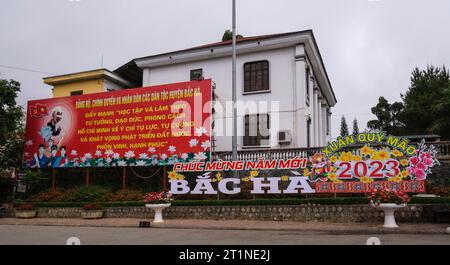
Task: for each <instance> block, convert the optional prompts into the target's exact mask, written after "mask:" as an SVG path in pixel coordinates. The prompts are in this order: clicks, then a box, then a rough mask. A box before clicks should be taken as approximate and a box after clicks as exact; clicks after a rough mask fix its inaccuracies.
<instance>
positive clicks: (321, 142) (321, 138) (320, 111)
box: [317, 95, 324, 146]
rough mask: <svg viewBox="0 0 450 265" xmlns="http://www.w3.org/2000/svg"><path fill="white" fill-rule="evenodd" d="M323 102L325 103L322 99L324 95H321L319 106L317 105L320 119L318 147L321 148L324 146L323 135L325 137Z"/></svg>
mask: <svg viewBox="0 0 450 265" xmlns="http://www.w3.org/2000/svg"><path fill="white" fill-rule="evenodd" d="M322 101H323V98H322V95H320V97H319V102H318V103H319V104H317V114H318V117H319V135H318V138H319V142H318V145H319V146H323V135H324V127H323V111H322Z"/></svg>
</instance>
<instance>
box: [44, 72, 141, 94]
mask: <svg viewBox="0 0 450 265" xmlns="http://www.w3.org/2000/svg"><path fill="white" fill-rule="evenodd" d="M44 83H45V84H47V85H51V86H52V87H53V88H52V92H53V97H54V98H58V97H66V96H75V95H83V94H92V93H100V92H107V91H114V90H120V89H124V88H132V87H135V85H134V84H133V83H132V82H130V81H128V80H126V79H124V78H123V77H121V76H119V75H118V74H116V73H114V72H111V71H109V70H107V69H96V70H91V71H84V72H79V73H71V74H65V75H58V76H50V77H46V78H44Z"/></svg>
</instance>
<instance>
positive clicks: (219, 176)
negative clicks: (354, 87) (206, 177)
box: [216, 172, 222, 181]
mask: <svg viewBox="0 0 450 265" xmlns="http://www.w3.org/2000/svg"><path fill="white" fill-rule="evenodd" d="M216 179H217V180H218V181H221V180H222V174H220V172H217V174H216Z"/></svg>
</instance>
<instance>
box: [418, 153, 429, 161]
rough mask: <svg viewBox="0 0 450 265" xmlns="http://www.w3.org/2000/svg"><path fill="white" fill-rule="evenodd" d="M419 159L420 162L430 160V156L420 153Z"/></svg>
mask: <svg viewBox="0 0 450 265" xmlns="http://www.w3.org/2000/svg"><path fill="white" fill-rule="evenodd" d="M420 159H421V160H425V159H431V155H430V154H429V153H422V154H421V155H420Z"/></svg>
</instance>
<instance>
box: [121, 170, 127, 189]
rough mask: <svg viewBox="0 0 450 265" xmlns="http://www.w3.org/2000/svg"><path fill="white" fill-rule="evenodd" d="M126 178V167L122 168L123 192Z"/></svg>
mask: <svg viewBox="0 0 450 265" xmlns="http://www.w3.org/2000/svg"><path fill="white" fill-rule="evenodd" d="M126 178H127V173H126V167H123V170H122V191H125V189H126V185H127V183H126Z"/></svg>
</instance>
